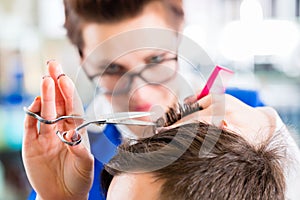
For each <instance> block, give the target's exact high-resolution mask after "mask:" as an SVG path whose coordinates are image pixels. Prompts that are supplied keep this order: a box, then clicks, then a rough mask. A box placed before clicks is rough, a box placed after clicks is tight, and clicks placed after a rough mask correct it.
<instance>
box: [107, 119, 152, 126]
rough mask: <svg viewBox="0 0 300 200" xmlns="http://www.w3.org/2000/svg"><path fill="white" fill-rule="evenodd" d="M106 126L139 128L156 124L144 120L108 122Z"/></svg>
mask: <svg viewBox="0 0 300 200" xmlns="http://www.w3.org/2000/svg"><path fill="white" fill-rule="evenodd" d="M105 123H106V124H122V125H137V126H156V123H154V122H149V121H142V120H134V119H129V120H128V119H127V120H107V121H106V122H105Z"/></svg>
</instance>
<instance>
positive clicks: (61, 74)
mask: <svg viewBox="0 0 300 200" xmlns="http://www.w3.org/2000/svg"><path fill="white" fill-rule="evenodd" d="M62 76H65V74H60V75H58V77H57V80H58V79H59V78H60V77H62Z"/></svg>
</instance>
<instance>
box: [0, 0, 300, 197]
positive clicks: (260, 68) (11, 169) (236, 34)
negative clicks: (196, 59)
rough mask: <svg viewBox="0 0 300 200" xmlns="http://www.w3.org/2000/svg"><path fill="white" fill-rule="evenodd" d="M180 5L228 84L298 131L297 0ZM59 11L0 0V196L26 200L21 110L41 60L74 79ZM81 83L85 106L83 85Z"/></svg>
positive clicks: (34, 87)
mask: <svg viewBox="0 0 300 200" xmlns="http://www.w3.org/2000/svg"><path fill="white" fill-rule="evenodd" d="M184 7H185V12H186V27H185V31H184V34H185V35H187V36H188V37H190V38H191V39H193V40H194V41H195V42H197V43H198V44H199V45H201V46H202V47H203V48H204V49H205V50H206V52H207V53H208V54H209V56H210V57H211V59H212V60H213V61H214V63H216V64H219V65H223V66H226V67H229V68H231V69H233V70H234V71H235V72H236V76H235V78H234V79H233V80H231V82H230V85H231V86H232V87H238V88H244V89H249V90H253V91H259V93H257V95H260V97H261V99H262V100H263V102H264V103H265V104H266V105H269V106H273V107H275V108H276V109H277V110H278V112H279V114H280V116H281V117H282V118H283V120H284V122H285V123H286V124H288V125H289V128H290V130H291V132H293V133H295V135H300V17H299V15H300V0H210V1H207V0H184ZM63 11H64V8H63V4H62V0H51V1H49V0H0V27H1V28H0V119H1V120H0V199H5V200H9V199H25V198H26V196H27V195H28V193H29V191H30V186H29V183H28V181H27V178H26V175H25V173H24V168H23V165H22V160H21V142H22V134H23V120H24V112H23V110H22V107H23V106H25V105H26V106H28V105H29V104H30V102H31V101H32V100H33V99H34V97H35V96H37V95H39V86H40V79H41V77H42V76H43V75H44V74H45V72H46V61H47V60H49V59H56V60H58V61H59V62H61V63H62V64H63V67H64V70H65V72H66V74H68V75H69V76H71V78H74V79H75V78H76V79H78V77H77V73H76V70H74V68H75V67H76V69H77V67H79V59H78V55H77V51H76V49H75V48H74V47H73V46H72V45H71V44H70V43H69V41H68V40H67V38H66V32H65V30H64V28H63V23H64V12H63ZM72 69H73V70H72ZM78 87H79V92H80V93H81V96H82V98H83V102H84V103H85V104H87V103H88V102H89V100H90V99H88V98H87V97H86V95H84V94H83V93H82V92H84V88H85V86H84V84H81V85H79V86H78ZM249 120H251V119H249Z"/></svg>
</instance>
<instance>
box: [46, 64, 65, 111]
mask: <svg viewBox="0 0 300 200" xmlns="http://www.w3.org/2000/svg"><path fill="white" fill-rule="evenodd" d="M47 64H48V72H49V74H50V76H51V77H52V79H53V80H54V83H55V94H56V97H55V103H56V111H57V114H58V115H65V114H66V113H65V101H64V98H63V96H62V94H61V93H60V89H59V87H58V79H59V77H61V75H63V74H64V72H63V70H62V67H61V65H60V64H59V63H58V62H57V61H55V60H50V61H48V62H47Z"/></svg>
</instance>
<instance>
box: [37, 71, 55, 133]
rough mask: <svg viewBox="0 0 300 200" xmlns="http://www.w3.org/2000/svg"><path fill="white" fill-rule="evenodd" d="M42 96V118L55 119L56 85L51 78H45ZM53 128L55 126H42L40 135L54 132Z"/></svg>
mask: <svg viewBox="0 0 300 200" xmlns="http://www.w3.org/2000/svg"><path fill="white" fill-rule="evenodd" d="M41 94H42V95H41V116H42V117H43V118H45V119H48V120H51V119H55V118H56V107H55V84H54V81H53V79H52V78H51V77H49V76H46V77H44V78H43V81H42V85H41ZM53 127H54V125H49V124H41V128H40V134H46V133H50V132H53ZM53 135H55V134H53Z"/></svg>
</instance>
